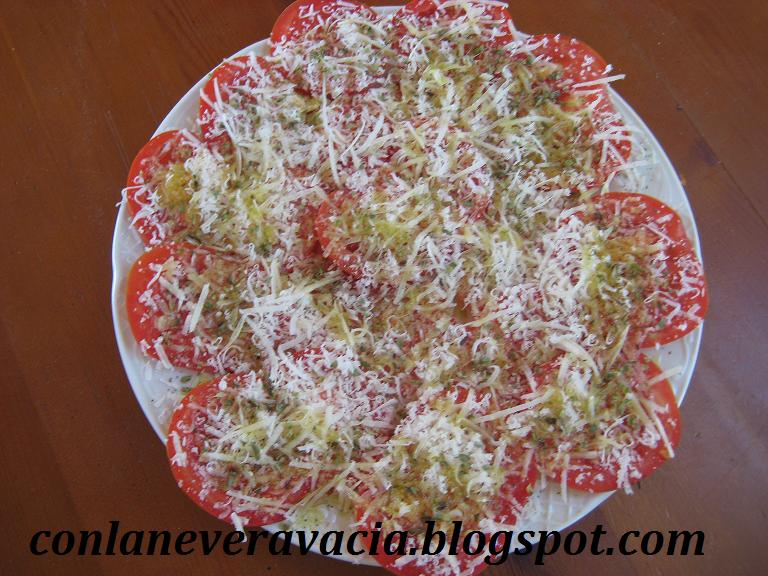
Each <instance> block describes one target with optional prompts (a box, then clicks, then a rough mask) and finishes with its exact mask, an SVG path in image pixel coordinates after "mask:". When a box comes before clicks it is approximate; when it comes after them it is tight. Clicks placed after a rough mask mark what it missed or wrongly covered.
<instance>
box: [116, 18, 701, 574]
mask: <svg viewBox="0 0 768 576" xmlns="http://www.w3.org/2000/svg"><path fill="white" fill-rule="evenodd" d="M397 8H398V7H376V8H374V9H375V10H376V11H377V12H379V13H381V14H389V13H391V12H394V11H395V10H397ZM267 48H268V41H267V40H261V41H259V42H256V43H255V44H252V45H251V46H248V47H246V48H243V49H242V50H240V51H239V52H238V53H237V54H233V55H232V56H231V57H232V58H234V57H236V56H242V55H244V54H247V53H249V52H255V53H256V54H265V53H266V52H267ZM206 79H207V75H206V77H204V78H201V79H200V81H199V82H198V83H197V84H195V85H194V86H193V87H192V88H191V89H190V90H189V92H187V93H186V94H185V95H184V97H183V98H182V99H181V100H179V102H178V103H177V104H176V106H174V107H173V109H172V110H171V111H170V112H169V113H168V115H167V116H166V117H165V119H164V120H163V121H162V122H161V123H160V126H158V127H157V130H156V131H155V134H158V133H160V132H165V131H166V130H171V129H180V128H186V129H188V130H190V131H192V132H194V131H196V130H197V125H196V118H197V109H198V102H199V96H200V90H201V88H202V87H203V85H204V84H205V81H206ZM610 94H611V97H612V99H613V101H614V104H615V105H616V108H617V109H618V111H619V112H620V113H621V115H622V116H623V117H624V120H625V123H626V124H627V126H629V127H631V129H632V130H633V133H634V135H635V137H636V139H637V142H638V144H637V145H635V147H634V148H635V150H634V151H633V159H632V160H633V162H632V163H633V164H634V167H633V169H632V170H631V173H630V174H629V175H628V176H623V177H622V178H620V179H619V180H618V181H615V182H614V183H613V184H612V185H611V189H615V190H625V191H632V192H643V193H645V194H649V195H650V196H654V197H656V198H658V199H660V200H662V201H664V202H666V203H667V204H668V205H670V206H671V207H672V208H674V209H675V210H676V211H677V212H678V214H680V216H681V218H682V219H683V223H684V224H685V227H686V231H687V232H688V236H689V237H690V238H691V239H692V240H693V243H694V246H695V248H696V253H697V254H698V256H699V258H701V249H700V245H699V235H698V232H697V230H696V223H695V222H694V219H693V212H692V211H691V206H690V204H689V203H688V198H687V197H686V195H685V191H684V190H683V186H682V184H681V183H680V179H679V178H678V177H677V173H676V172H675V169H674V168H673V167H672V163H671V162H670V161H669V158H668V157H667V155H666V153H665V152H664V150H663V149H662V147H661V145H660V144H659V142H658V141H657V140H656V138H655V137H654V135H653V133H652V132H651V131H650V130H649V128H648V126H646V125H645V123H644V122H643V121H642V119H641V118H640V117H639V116H638V115H637V113H636V112H635V111H634V110H632V108H631V107H630V106H629V104H627V103H626V102H625V101H624V99H623V98H621V97H620V96H619V95H618V94H616V92H615V91H614V90H613V89H610ZM143 251H144V246H143V245H142V243H141V240H140V239H139V236H138V234H136V232H135V231H134V230H133V229H132V228H131V227H130V216H129V214H128V209H127V208H126V205H125V202H122V203H121V204H120V208H119V211H118V214H117V222H116V224H115V233H114V237H113V240H112V274H113V276H112V319H113V322H114V326H115V335H116V337H117V346H118V348H119V350H120V357H121V358H122V361H123V365H124V366H125V372H126V374H127V376H128V381H129V382H130V383H131V387H132V388H133V392H134V394H135V395H136V399H137V400H138V401H139V405H140V406H141V408H142V410H143V411H144V415H145V416H146V417H147V420H149V423H150V424H151V425H152V428H153V429H154V430H155V432H156V433H157V435H158V437H159V438H160V439H161V440H162V441H163V443H165V434H166V429H167V425H168V421H169V417H170V414H171V411H172V410H173V407H174V406H175V404H176V403H177V402H178V400H179V398H180V392H179V389H180V388H181V384H180V382H179V380H180V378H181V377H182V376H185V375H189V374H191V373H190V372H186V371H183V370H166V369H164V368H162V367H159V366H158V365H157V363H156V362H151V361H148V360H147V359H146V358H145V357H144V356H143V355H142V354H141V351H140V349H139V345H138V344H137V343H136V340H135V339H134V338H133V335H132V334H131V328H130V325H129V323H128V317H127V311H126V307H125V291H126V284H125V283H126V278H127V275H128V272H129V270H130V269H131V266H132V265H133V263H134V262H135V261H136V259H137V258H138V257H139V256H140V255H141V254H142V252H143ZM701 333H702V326H701V325H700V326H699V327H698V328H696V329H695V330H694V331H693V332H691V333H690V334H688V335H686V336H685V337H683V338H681V339H679V340H677V341H675V342H673V343H671V344H668V345H666V346H663V347H661V348H658V349H657V350H656V351H647V352H646V353H647V354H648V356H650V357H652V358H653V359H655V360H656V361H657V362H658V363H659V364H660V365H661V367H662V369H663V370H675V369H677V372H676V373H675V374H674V375H672V376H670V377H669V382H670V384H671V385H672V388H673V389H674V391H675V395H676V397H677V401H678V404H680V403H682V400H683V397H684V396H685V393H686V391H687V389H688V384H689V383H690V381H691V377H692V376H693V370H694V367H695V365H696V359H697V357H698V354H699V346H700V344H701ZM544 482H545V481H543V480H542V483H541V485H539V486H538V487H537V489H536V491H535V492H534V495H533V497H532V498H531V500H530V502H529V504H528V505H527V506H526V508H525V510H524V513H523V514H522V516H521V518H520V519H519V520H518V526H519V529H520V530H564V529H565V528H567V527H568V526H570V525H571V524H573V523H574V522H576V521H578V520H579V519H580V518H582V517H583V516H585V515H586V514H588V513H589V512H591V511H592V510H594V509H595V508H596V507H597V506H599V505H600V504H601V503H602V502H604V501H605V500H606V499H607V498H609V497H610V495H611V494H612V493H606V494H598V495H592V494H587V493H580V492H576V491H573V490H570V491H568V492H567V493H565V494H562V493H561V492H560V486H559V485H555V484H551V483H550V484H545V483H544ZM351 522H352V520H351V519H350V518H348V517H345V516H344V515H341V514H339V513H338V512H337V511H336V509H335V508H334V506H333V505H332V504H326V505H322V506H319V507H317V508H315V509H313V510H311V511H308V513H307V514H305V515H304V516H303V517H302V518H301V519H299V520H298V522H297V523H294V524H293V527H294V528H314V529H327V530H333V529H339V530H343V529H348V528H349V525H350V524H351ZM284 527H285V524H282V523H281V525H280V529H282V528H284ZM275 528H277V525H275ZM342 559H344V560H347V561H350V562H354V563H358V564H367V565H376V563H375V562H374V561H373V559H372V558H370V557H366V556H342Z"/></svg>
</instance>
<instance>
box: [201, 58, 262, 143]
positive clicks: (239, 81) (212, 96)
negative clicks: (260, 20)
mask: <svg viewBox="0 0 768 576" xmlns="http://www.w3.org/2000/svg"><path fill="white" fill-rule="evenodd" d="M272 68H273V67H272V65H271V64H270V63H269V62H267V61H266V60H265V59H264V58H262V57H261V56H239V57H237V58H232V59H231V60H227V61H226V62H224V63H223V64H221V65H220V66H219V67H218V68H216V70H214V71H213V74H211V77H210V78H209V79H208V82H206V83H205V86H203V89H202V90H201V91H200V108H199V112H198V118H199V120H198V121H199V123H200V131H201V133H202V136H203V140H205V141H206V142H210V143H215V144H224V143H226V142H229V141H230V138H229V134H227V131H226V129H225V128H224V127H223V126H222V124H221V122H220V121H219V118H218V112H217V110H216V109H217V107H218V105H219V104H218V103H219V102H221V104H226V103H227V102H229V100H230V98H231V97H232V94H233V93H234V91H235V90H237V89H238V88H244V89H249V88H255V87H257V86H258V85H259V83H260V82H262V81H263V79H264V77H265V76H266V75H267V74H269V72H270V71H271V70H272Z"/></svg>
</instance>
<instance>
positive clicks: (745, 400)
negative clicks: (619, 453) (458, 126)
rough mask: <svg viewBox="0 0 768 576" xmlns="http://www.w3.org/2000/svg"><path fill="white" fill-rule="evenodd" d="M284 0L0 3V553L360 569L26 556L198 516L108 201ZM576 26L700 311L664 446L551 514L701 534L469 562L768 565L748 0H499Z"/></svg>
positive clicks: (755, 57) (126, 569)
mask: <svg viewBox="0 0 768 576" xmlns="http://www.w3.org/2000/svg"><path fill="white" fill-rule="evenodd" d="M285 4H287V2H281V1H277V0H275V1H263V2H262V1H259V2H257V1H254V0H250V1H247V2H234V1H231V2H214V1H208V2H204V1H200V2H197V1H190V0H187V1H179V0H176V1H173V2H170V1H169V2H157V1H138V2H127V1H125V2H123V1H120V2H104V1H101V2H97V1H95V0H93V1H84V2H63V1H62V2H44V1H41V0H25V1H23V2H15V1H12V0H4V1H2V2H1V3H0V6H1V7H0V32H2V49H1V50H0V73H1V78H2V85H0V136H1V137H0V174H1V175H2V189H1V190H0V229H1V230H2V234H3V237H4V240H3V241H2V250H1V251H0V270H1V272H0V278H1V280H0V322H1V324H0V327H1V331H0V375H1V376H2V378H1V379H2V401H1V402H0V406H1V408H0V410H2V420H0V422H2V433H0V436H1V437H2V440H0V450H1V452H0V457H1V460H0V487H1V488H2V493H1V495H0V524H1V527H0V572H1V573H3V574H162V573H165V574H187V575H188V576H192V575H196V574H211V573H224V574H248V575H253V574H274V575H281V574H286V575H298V574H302V575H304V574H313V573H317V574H337V575H341V574H349V575H357V574H366V573H374V572H376V573H379V572H381V571H379V570H375V569H369V568H358V567H354V566H351V565H349V564H346V563H342V562H338V561H335V560H332V559H328V558H322V557H319V556H315V555H312V556H308V557H300V556H298V555H293V556H290V557H274V556H270V555H269V554H268V553H266V552H264V551H262V552H261V553H258V554H256V555H255V556H254V557H250V558H249V557H246V556H244V555H240V556H235V557H227V556H225V555H224V554H223V553H222V552H221V550H219V551H218V552H217V553H215V554H213V555H211V556H210V557H205V556H203V555H201V554H193V555H189V556H180V555H172V556H168V557H120V556H100V557H91V558H78V557H76V556H54V555H53V554H50V553H49V554H47V555H45V556H33V555H32V554H31V553H30V551H29V544H30V538H31V536H32V534H33V533H35V532H36V531H38V530H44V529H45V530H52V531H57V530H71V531H75V532H77V531H80V530H96V529H99V530H104V531H107V530H108V529H109V521H110V520H119V521H120V525H121V529H122V530H130V529H137V530H152V529H155V530H160V529H165V530H170V531H175V532H178V531H181V530H189V529H191V530H215V529H224V528H226V526H225V525H224V524H222V523H220V522H218V521H216V520H214V519H212V518H211V517H209V516H207V515H206V514H205V513H204V512H202V511H200V510H198V509H197V508H196V507H195V506H194V505H192V504H191V503H190V502H189V501H188V500H187V498H186V497H185V496H184V495H183V494H182V493H181V492H180V491H179V490H178V489H177V488H176V485H175V483H174V481H173V479H172V477H171V475H170V472H169V470H168V466H167V462H166V457H165V450H164V449H163V446H162V445H161V444H160V443H159V442H158V439H157V437H156V436H155V435H154V433H153V432H152V429H151V428H150V426H149V424H148V423H147V421H146V419H145V418H144V415H143V414H142V412H141V410H140V408H139V405H138V403H137V402H136V400H135V398H134V396H133V393H132V391H131V388H130V385H129V384H128V380H127V378H126V376H125V373H124V371H123V367H122V364H121V362H120V358H119V357H118V352H117V347H116V344H115V339H114V335H113V329H112V318H111V312H110V297H109V291H110V281H111V275H112V271H111V265H110V247H111V241H112V231H113V227H114V222H115V216H116V213H117V210H116V207H115V204H116V203H117V202H118V201H119V198H120V189H121V187H122V185H123V182H124V180H125V177H126V173H127V170H128V164H129V162H130V160H131V159H132V157H133V155H134V154H135V153H136V152H137V151H138V149H139V148H140V147H141V145H142V144H143V143H144V142H145V141H146V140H147V139H148V138H149V136H150V135H151V134H152V132H153V131H154V130H155V128H156V127H157V125H158V124H159V123H160V121H161V120H162V119H163V117H164V116H165V114H166V113H167V112H168V111H169V110H170V108H171V107H172V106H173V105H174V103H175V102H176V101H177V100H178V99H179V98H180V97H181V96H182V95H183V94H184V93H185V92H186V91H187V89H188V88H189V87H190V86H191V85H193V84H194V83H195V82H196V81H197V80H198V79H199V78H201V77H202V76H203V75H204V74H205V73H206V72H208V71H209V70H211V69H212V68H213V67H214V66H216V64H217V63H219V62H220V61H221V60H222V59H223V58H225V57H226V56H228V55H230V54H232V53H234V52H236V51H237V50H239V49H240V48H242V47H243V46H246V45H248V44H250V43H252V42H253V41H255V40H258V39H260V38H264V37H266V36H267V35H268V34H269V30H270V27H271V25H272V23H273V21H274V20H275V18H276V17H277V15H278V14H279V12H280V11H281V9H282V8H283V6H284V5H285ZM514 4H515V5H514V6H513V7H512V14H513V17H514V18H515V21H516V24H517V26H518V27H519V28H520V29H522V30H525V31H529V32H545V31H555V32H563V33H567V34H570V35H573V36H577V37H579V38H582V39H584V40H586V41H587V42H588V43H589V44H591V45H592V46H593V47H594V48H596V49H597V50H598V51H600V52H601V53H602V54H604V55H605V56H607V59H608V60H609V61H611V62H613V63H614V65H615V66H616V68H617V69H618V70H619V71H621V72H624V73H626V74H627V79H626V80H624V81H622V82H620V83H619V85H618V86H617V88H618V90H619V91H620V93H621V94H622V95H623V96H624V97H625V98H626V99H627V100H628V101H629V102H630V104H631V105H632V106H633V107H634V108H635V110H637V112H639V114H640V115H641V116H642V117H643V118H644V120H645V121H646V122H647V123H648V125H649V126H650V128H651V129H652V130H653V132H654V133H655V134H656V136H657V137H658V139H659V140H660V142H661V144H662V145H663V146H664V148H665V149H666V151H667V153H668V154H669V156H670V158H671V159H672V162H673V164H674V165H675V167H676V169H677V170H678V172H679V174H680V176H681V179H682V180H683V182H684V184H685V186H686V189H687V192H688V196H689V198H690V201H691V204H692V205H693V209H694V212H695V214H696V220H697V222H698V226H699V231H700V233H701V239H702V244H703V253H704V260H705V265H706V271H707V274H708V278H709V282H710V286H711V299H712V301H711V310H710V314H709V317H708V319H707V321H706V326H705V330H704V340H703V346H702V349H701V355H700V358H699V363H698V367H697V369H696V372H695V375H694V378H693V382H692V383H691V387H690V391H689V394H688V397H687V398H686V401H685V404H684V406H683V408H682V416H683V418H684V421H685V427H684V432H683V438H682V443H681V446H680V447H679V450H678V456H677V458H676V459H675V460H674V461H672V462H670V463H668V464H667V465H666V466H664V467H663V469H661V470H660V471H659V472H658V473H656V474H654V475H653V476H652V477H651V478H649V479H647V480H646V481H643V482H642V486H641V487H640V488H639V489H637V490H636V492H635V494H634V495H631V496H629V495H625V494H617V495H614V496H613V497H612V498H611V499H610V500H609V501H608V502H607V503H605V504H604V505H603V506H601V507H600V508H599V509H598V510H596V511H595V512H593V513H592V514H590V515H588V516H587V517H586V518H584V519H583V520H581V521H580V522H579V523H578V524H577V525H576V526H575V528H578V529H582V530H585V531H591V530H592V529H594V527H595V525H596V524H598V523H602V524H603V525H604V526H605V528H606V530H608V531H609V534H610V535H609V536H608V537H607V540H606V543H608V544H615V543H616V540H617V539H618V535H620V534H621V533H623V532H624V531H627V530H641V531H642V530H660V531H668V530H701V531H703V532H704V533H705V534H706V539H705V545H704V555H703V556H698V557H694V556H687V557H680V556H677V557H667V556H665V555H662V554H659V555H657V556H643V555H641V554H635V555H634V556H628V557H626V556H619V555H613V556H610V557H606V556H600V557H594V556H589V555H582V556H568V555H565V554H558V555H555V556H552V557H550V558H548V559H547V562H546V564H545V565H544V566H543V567H539V566H534V564H533V558H530V557H526V558H519V559H514V560H511V561H509V562H507V563H506V564H504V565H503V566H500V567H496V568H493V569H491V570H489V571H488V572H487V573H488V574H524V573H525V574H528V573H539V574H555V573H561V574H565V573H567V574H572V575H578V574H589V575H591V576H594V575H596V574H624V573H637V574H665V575H667V574H758V573H762V574H765V573H768V545H766V543H765V542H764V538H763V536H764V534H765V532H764V529H765V526H766V524H768V480H767V479H768V417H767V415H768V386H767V385H766V381H765V376H766V360H765V356H766V351H768V328H767V326H768V298H766V292H765V287H766V285H768V266H766V262H767V261H768V256H767V255H766V254H767V253H768V252H766V248H768V225H767V224H766V219H767V218H768V113H767V112H766V103H768V41H766V37H765V30H764V27H765V24H766V22H768V4H766V3H764V2H762V1H755V0H742V1H740V2H736V3H726V2H717V1H715V0H677V1H674V0H647V1H645V2H632V1H625V2H617V3H614V2H608V1H607V0H571V1H569V2H561V1H552V0H537V1H531V2H516V3H514Z"/></svg>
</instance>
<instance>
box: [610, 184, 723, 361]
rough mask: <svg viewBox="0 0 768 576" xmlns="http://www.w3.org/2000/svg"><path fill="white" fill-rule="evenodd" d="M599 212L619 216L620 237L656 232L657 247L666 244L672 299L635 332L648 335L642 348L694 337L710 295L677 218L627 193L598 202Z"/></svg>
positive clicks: (670, 211) (668, 292)
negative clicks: (644, 231)
mask: <svg viewBox="0 0 768 576" xmlns="http://www.w3.org/2000/svg"><path fill="white" fill-rule="evenodd" d="M596 208H597V211H598V212H599V213H600V214H601V216H602V217H604V218H610V217H611V215H614V214H620V224H619V227H620V228H619V230H617V233H618V234H622V235H626V234H631V233H632V232H633V231H635V230H638V229H640V228H645V229H648V230H652V231H655V232H654V234H655V236H656V237H655V238H654V241H657V242H662V243H663V244H664V250H665V252H666V257H667V259H666V264H667V276H666V279H665V280H666V285H665V286H664V291H665V293H666V295H667V296H669V297H668V298H667V297H665V299H664V300H661V301H660V302H659V304H658V305H657V307H656V309H655V310H654V311H652V312H653V313H652V314H651V315H650V318H651V321H650V322H648V323H647V324H646V325H637V326H636V328H637V329H639V330H642V331H643V332H644V333H645V337H644V339H643V341H642V343H641V347H643V348H649V347H652V346H655V345H657V344H658V345H663V344H668V343H669V342H672V341H674V340H677V339H678V338H681V337H683V336H685V335H686V334H688V333H689V332H691V331H692V330H693V329H694V328H696V327H697V326H698V325H699V324H700V323H701V322H702V321H703V319H704V316H705V315H706V313H707V309H708V308H709V294H708V290H707V282H706V277H705V276H704V269H703V268H702V266H701V262H700V260H699V259H698V257H697V256H696V252H695V251H694V249H693V244H692V243H691V241H690V240H689V239H688V236H687V235H686V233H685V227H684V226H683V222H682V220H680V216H679V215H678V214H677V212H675V211H674V210H673V209H672V208H670V207H669V206H667V205H666V204H664V203H663V202H661V201H660V200H657V199H656V198H652V197H651V196H646V195H645V194H636V193H626V192H609V193H607V194H603V195H602V196H599V197H598V198H597V199H596ZM649 296H650V295H649ZM676 310H677V311H678V312H677V313H676V312H675V311H676Z"/></svg>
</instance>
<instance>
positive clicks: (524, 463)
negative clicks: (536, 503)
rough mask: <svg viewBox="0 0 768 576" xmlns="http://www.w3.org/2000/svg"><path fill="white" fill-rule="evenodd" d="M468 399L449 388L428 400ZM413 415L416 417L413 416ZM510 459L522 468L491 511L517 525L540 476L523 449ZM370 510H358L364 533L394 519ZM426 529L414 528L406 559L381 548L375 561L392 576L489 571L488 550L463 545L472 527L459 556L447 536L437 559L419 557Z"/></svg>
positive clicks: (461, 401)
mask: <svg viewBox="0 0 768 576" xmlns="http://www.w3.org/2000/svg"><path fill="white" fill-rule="evenodd" d="M475 394H476V395H475V399H479V398H480V396H481V394H480V393H475ZM468 398H469V389H468V388H466V387H464V386H460V385H459V386H455V387H451V388H448V389H446V390H445V391H442V392H440V393H438V394H436V395H435V396H433V397H431V398H430V399H429V400H428V403H429V405H432V404H433V403H434V402H436V401H439V400H444V399H449V401H450V402H451V405H452V406H461V405H462V404H464V403H466V402H467V399H468ZM457 410H459V408H457ZM423 411H424V407H423V406H420V407H419V408H417V409H416V411H415V415H416V417H418V415H419V414H422V413H423ZM411 414H413V412H412V413H411ZM409 417H411V416H409ZM508 456H509V457H510V458H515V459H517V461H519V462H520V466H518V467H516V468H514V469H512V470H510V471H509V473H508V474H507V476H506V481H505V483H504V485H503V486H502V488H501V490H500V492H499V494H498V497H497V499H496V500H495V501H494V502H493V503H492V505H491V508H492V509H493V510H494V520H495V521H498V522H503V523H505V524H514V523H515V521H516V518H517V516H518V514H519V512H520V511H521V510H522V508H523V506H524V505H525V504H526V502H527V501H528V499H529V497H530V494H531V492H532V487H533V485H534V484H535V482H536V479H537V476H538V473H537V468H536V465H535V462H534V459H533V458H526V455H525V453H524V452H523V450H522V449H521V448H519V447H511V448H509V449H508ZM365 496H366V497H367V498H370V497H371V495H365ZM374 497H375V496H374ZM367 498H366V499H367ZM374 505H375V504H374ZM367 508H368V507H367V506H365V505H363V506H361V507H359V509H358V518H359V519H360V520H362V522H363V529H364V530H367V531H369V532H370V531H372V530H379V529H380V528H379V527H377V526H376V523H377V522H384V521H386V520H387V519H390V520H391V519H392V518H391V517H389V518H385V517H382V515H380V514H377V513H376V512H375V511H374V512H371V513H368V512H367ZM475 521H476V520H475V519H472V522H475ZM399 523H400V524H401V525H405V524H407V521H406V522H403V521H401V522H399ZM422 528H426V525H424V526H413V527H411V530H410V532H411V534H410V536H409V538H408V540H407V543H406V545H405V550H406V555H405V556H402V555H400V554H387V553H386V551H384V550H383V546H382V545H381V544H380V545H379V551H378V555H376V556H374V558H375V560H376V561H377V562H378V563H379V564H380V565H381V566H382V567H384V568H386V569H387V570H389V571H390V572H392V573H394V574H400V575H403V576H422V575H424V574H430V573H432V572H433V571H435V569H436V568H437V566H441V567H444V568H447V569H452V570H454V571H456V572H455V573H461V574H470V575H474V574H478V573H480V572H481V571H482V570H483V569H484V568H485V567H487V564H486V563H485V562H484V561H483V559H484V558H485V556H486V554H487V548H485V550H484V552H483V553H482V554H478V555H470V554H467V553H466V552H464V551H463V549H462V542H463V540H464V537H465V536H466V535H467V534H468V533H469V531H470V530H472V528H471V527H468V526H467V523H465V525H464V527H463V528H464V531H463V533H462V534H461V535H460V540H459V546H458V548H457V554H456V555H455V556H453V557H452V558H451V557H449V556H448V554H447V552H448V546H449V544H450V534H448V535H447V539H446V543H445V548H444V549H443V551H442V553H441V554H438V555H435V556H427V555H424V556H422V555H420V554H419V553H420V551H421V550H422V549H423V546H424V544H425V542H424V537H423V535H417V534H415V531H416V530H419V529H422ZM387 534H388V532H387V530H386V529H384V530H382V531H381V538H380V540H379V542H380V543H381V542H383V541H384V539H385V538H386V536H387ZM372 538H373V536H372V534H371V535H369V536H368V537H367V538H365V540H366V541H367V543H368V545H369V546H370V544H371V539H372ZM485 538H486V540H485V541H486V546H487V542H488V539H489V535H488V534H485ZM475 542H476V541H475ZM395 543H396V542H395ZM435 545H436V542H434V541H433V544H432V546H431V549H434V546H435ZM475 545H476V544H473V546H475ZM414 549H415V552H414V553H413V554H411V553H410V551H411V550H414ZM404 557H405V558H409V557H412V558H413V561H412V562H403V560H402V558H404ZM422 562H423V563H422ZM433 562H435V563H436V564H437V566H436V565H435V564H432V563H433Z"/></svg>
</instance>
